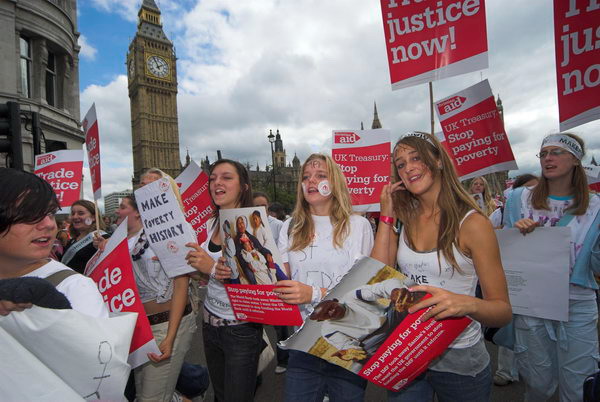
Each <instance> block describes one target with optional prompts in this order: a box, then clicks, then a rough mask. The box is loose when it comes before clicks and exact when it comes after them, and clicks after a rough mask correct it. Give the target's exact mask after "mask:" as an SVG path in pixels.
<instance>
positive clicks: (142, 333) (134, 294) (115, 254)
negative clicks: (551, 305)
mask: <svg viewBox="0 0 600 402" xmlns="http://www.w3.org/2000/svg"><path fill="white" fill-rule="evenodd" d="M85 275H86V276H89V277H90V278H92V279H93V280H94V282H96V285H97V286H98V290H99V291H100V294H101V295H102V298H103V299H104V303H105V304H106V307H107V308H108V311H110V312H111V313H120V312H131V313H137V321H136V323H135V329H134V331H133V337H132V339H131V346H130V347H129V358H128V359H127V362H128V363H129V364H130V365H131V368H136V367H138V366H141V365H142V364H144V363H146V362H147V361H148V353H156V354H158V355H160V354H161V352H160V350H159V349H158V345H156V341H155V340H154V335H153V334H152V329H151V328H150V323H149V322H148V317H147V316H146V312H145V311H144V305H143V304H142V301H141V299H140V296H139V293H138V289H137V286H136V284H135V278H134V276H133V267H132V262H131V257H130V256H129V247H128V245H127V219H125V221H123V222H122V223H121V224H120V225H119V227H118V228H117V229H116V230H115V232H114V233H113V235H112V236H111V237H110V238H109V239H108V243H107V244H106V247H105V248H104V251H102V252H100V251H99V252H98V253H96V254H95V255H94V256H93V257H92V259H90V261H89V262H88V264H87V265H86V268H85Z"/></svg>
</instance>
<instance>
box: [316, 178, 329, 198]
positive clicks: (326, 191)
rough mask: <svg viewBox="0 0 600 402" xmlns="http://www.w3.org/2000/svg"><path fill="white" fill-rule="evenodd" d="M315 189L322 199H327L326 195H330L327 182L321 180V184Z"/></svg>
mask: <svg viewBox="0 0 600 402" xmlns="http://www.w3.org/2000/svg"><path fill="white" fill-rule="evenodd" d="M317 189H318V190H319V194H321V195H322V196H323V197H327V196H328V195H330V194H331V186H330V185H329V180H323V181H322V182H320V183H319V185H318V186H317Z"/></svg>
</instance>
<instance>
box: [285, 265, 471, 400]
mask: <svg viewBox="0 0 600 402" xmlns="http://www.w3.org/2000/svg"><path fill="white" fill-rule="evenodd" d="M412 285H415V282H414V281H413V280H412V279H409V278H407V277H406V276H405V275H403V274H401V273H400V272H398V271H396V270H394V269H393V268H391V267H389V266H386V265H385V264H383V263H381V262H379V261H376V260H374V259H372V258H369V257H363V258H361V259H359V260H358V261H357V262H356V263H355V264H354V266H353V267H352V269H351V270H350V272H348V274H346V276H344V278H343V279H342V280H341V282H340V283H339V284H338V285H337V286H335V287H334V288H333V289H332V290H331V291H330V292H329V293H328V294H327V296H326V298H325V300H323V301H321V302H320V303H319V304H318V305H317V306H316V307H315V309H314V311H313V312H312V314H311V315H310V316H309V317H308V318H307V319H306V321H305V323H304V326H303V327H302V328H301V329H300V330H299V331H298V332H296V333H295V334H294V335H293V336H292V337H291V338H289V339H287V340H286V341H284V342H282V343H281V345H282V347H283V348H285V349H295V350H300V351H303V352H307V353H310V354H312V355H314V356H317V357H320V358H321V359H324V360H327V361H328V362H330V363H333V364H337V365H338V366H341V367H343V368H345V369H347V370H350V371H352V372H353V373H356V374H358V375H360V376H361V377H363V378H365V379H367V380H369V381H371V382H372V383H374V384H376V385H379V386H382V387H384V388H387V389H390V390H399V389H400V388H402V387H404V386H405V385H407V384H408V383H410V381H412V380H413V379H415V378H416V377H417V376H418V375H419V374H420V373H422V372H423V371H424V370H425V369H426V368H427V367H428V365H429V363H430V362H431V361H432V360H433V359H435V358H436V357H437V356H439V355H440V354H441V353H442V352H444V350H446V348H447V347H448V345H450V343H452V341H453V340H454V339H455V338H456V337H457V336H458V335H459V334H460V333H461V332H462V331H463V330H464V329H465V328H466V327H467V326H468V325H469V324H470V323H471V322H472V320H471V319H469V318H460V319H448V320H442V321H435V320H432V319H429V320H427V321H421V317H422V316H423V315H424V314H425V313H426V312H427V311H429V309H424V310H420V311H417V312H415V313H412V314H410V313H409V312H408V309H409V307H411V306H413V305H415V304H417V303H418V302H419V301H420V300H422V299H423V298H427V297H430V295H429V294H427V293H425V292H410V291H408V287H409V286H412ZM430 308H431V307H430Z"/></svg>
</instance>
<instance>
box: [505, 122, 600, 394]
mask: <svg viewBox="0 0 600 402" xmlns="http://www.w3.org/2000/svg"><path fill="white" fill-rule="evenodd" d="M584 155H585V144H584V142H583V140H582V139H581V138H579V137H578V136H576V135H574V134H569V133H565V134H552V135H549V136H547V137H546V138H544V140H543V141H542V145H541V149H540V153H539V154H538V157H539V159H540V165H541V169H542V175H541V177H540V179H539V182H538V184H537V185H536V186H535V187H533V188H528V187H522V188H519V189H516V190H514V191H513V193H512V194H511V196H510V198H509V200H508V202H507V206H506V209H505V223H506V226H507V227H515V228H518V229H519V230H520V231H521V232H522V233H523V234H527V233H530V232H532V231H533V230H535V228H536V227H538V226H540V227H552V226H568V227H570V228H571V233H572V237H571V244H570V267H569V268H570V278H569V320H568V321H567V322H561V321H554V320H548V319H542V318H536V317H530V316H524V315H515V318H514V326H515V348H514V351H515V356H516V360H517V367H518V369H519V375H520V377H521V379H522V380H524V382H525V385H526V388H525V399H526V400H546V399H549V398H550V397H551V396H552V395H553V394H554V392H555V391H556V388H557V386H558V390H559V397H560V400H561V401H577V400H581V399H582V389H583V381H584V379H585V378H586V376H588V375H590V374H592V373H594V372H596V370H597V369H598V365H597V364H598V363H597V362H598V360H599V356H598V330H597V321H598V308H597V304H596V290H597V289H598V285H597V283H596V281H595V280H594V272H596V273H599V272H600V264H598V261H596V262H595V263H594V260H593V259H591V258H590V256H591V249H592V247H593V246H594V245H596V247H597V246H598V228H599V225H600V213H599V211H600V197H598V195H596V194H590V192H589V189H588V183H587V178H586V175H585V170H584V169H583V167H582V166H581V160H582V159H583V156H584Z"/></svg>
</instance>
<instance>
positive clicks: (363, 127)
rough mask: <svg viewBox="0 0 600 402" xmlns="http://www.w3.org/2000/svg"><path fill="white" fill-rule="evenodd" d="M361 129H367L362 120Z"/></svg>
mask: <svg viewBox="0 0 600 402" xmlns="http://www.w3.org/2000/svg"><path fill="white" fill-rule="evenodd" d="M360 129H361V130H364V129H365V125H364V124H363V122H362V121H361V122H360Z"/></svg>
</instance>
